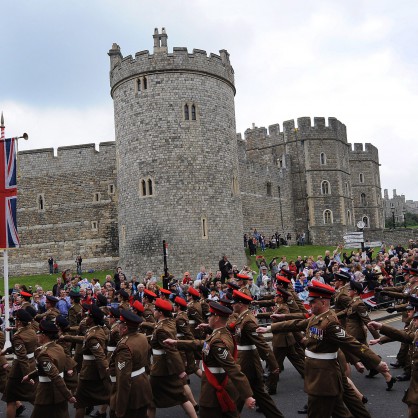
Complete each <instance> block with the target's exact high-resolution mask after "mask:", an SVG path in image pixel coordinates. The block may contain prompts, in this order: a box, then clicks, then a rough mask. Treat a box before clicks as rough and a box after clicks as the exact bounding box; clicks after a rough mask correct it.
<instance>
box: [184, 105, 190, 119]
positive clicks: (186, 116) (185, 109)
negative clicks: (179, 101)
mask: <svg viewBox="0 0 418 418" xmlns="http://www.w3.org/2000/svg"><path fill="white" fill-rule="evenodd" d="M189 118H190V116H189V105H188V104H185V105H184V119H185V120H189Z"/></svg>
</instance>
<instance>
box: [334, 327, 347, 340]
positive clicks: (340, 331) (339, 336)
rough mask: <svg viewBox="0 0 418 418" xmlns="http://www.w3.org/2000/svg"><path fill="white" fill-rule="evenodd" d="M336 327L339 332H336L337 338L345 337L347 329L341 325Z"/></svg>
mask: <svg viewBox="0 0 418 418" xmlns="http://www.w3.org/2000/svg"><path fill="white" fill-rule="evenodd" d="M336 329H337V332H336V333H335V336H336V337H337V338H345V331H344V330H343V329H342V328H340V327H336Z"/></svg>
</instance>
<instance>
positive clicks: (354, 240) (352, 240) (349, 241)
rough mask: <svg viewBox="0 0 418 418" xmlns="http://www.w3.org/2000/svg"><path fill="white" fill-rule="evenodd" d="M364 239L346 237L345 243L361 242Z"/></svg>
mask: <svg viewBox="0 0 418 418" xmlns="http://www.w3.org/2000/svg"><path fill="white" fill-rule="evenodd" d="M362 242H363V241H362V240H359V239H357V238H352V239H345V240H344V243H345V244H361V243H362Z"/></svg>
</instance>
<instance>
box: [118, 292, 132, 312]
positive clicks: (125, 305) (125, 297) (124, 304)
mask: <svg viewBox="0 0 418 418" xmlns="http://www.w3.org/2000/svg"><path fill="white" fill-rule="evenodd" d="M117 295H119V309H121V310H122V309H127V310H130V309H131V305H130V304H129V293H128V292H127V291H126V290H123V289H121V290H119V291H118V292H117Z"/></svg>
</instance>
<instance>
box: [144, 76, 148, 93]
mask: <svg viewBox="0 0 418 418" xmlns="http://www.w3.org/2000/svg"><path fill="white" fill-rule="evenodd" d="M143 81H144V90H146V89H147V88H148V79H147V77H144V78H143Z"/></svg>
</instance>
